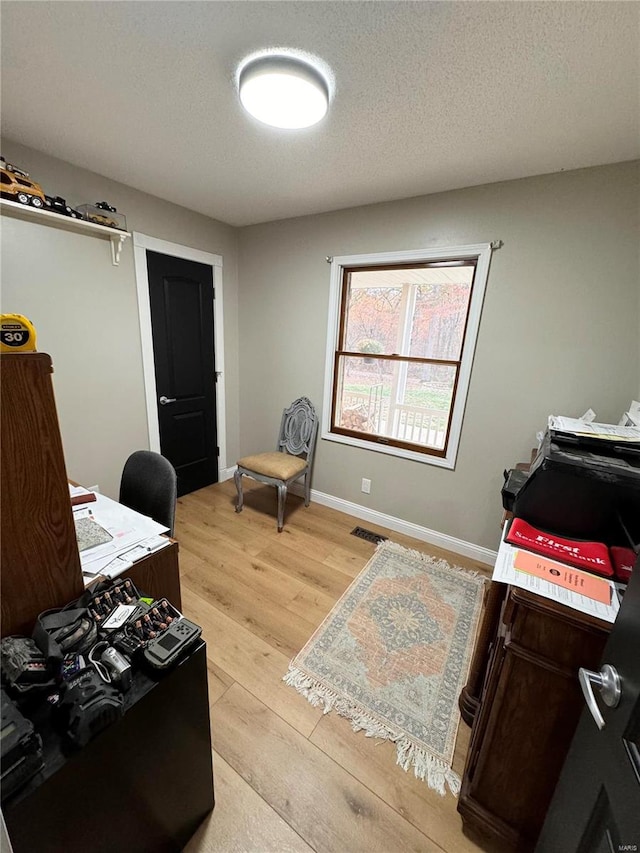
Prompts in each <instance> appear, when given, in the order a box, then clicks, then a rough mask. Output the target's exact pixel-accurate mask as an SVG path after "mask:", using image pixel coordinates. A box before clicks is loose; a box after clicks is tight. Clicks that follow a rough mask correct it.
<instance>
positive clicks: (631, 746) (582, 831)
mask: <svg viewBox="0 0 640 853" xmlns="http://www.w3.org/2000/svg"><path fill="white" fill-rule="evenodd" d="M602 663H603V664H611V665H612V666H613V667H615V669H616V671H617V673H618V675H619V677H620V700H619V704H618V706H617V707H607V705H606V704H604V702H603V701H602V698H601V695H600V694H599V693H598V691H597V690H595V691H594V692H595V698H596V701H597V704H598V706H599V708H600V710H601V712H602V717H603V718H604V727H603V728H602V729H599V728H598V726H597V725H596V723H595V722H594V719H593V718H592V716H591V714H590V713H589V711H588V710H587V709H586V708H585V710H584V711H583V712H582V716H581V718H580V723H579V724H578V728H577V730H576V734H575V736H574V739H573V741H572V743H571V747H570V749H569V753H568V755H567V760H566V762H565V765H564V767H563V770H562V773H561V775H560V780H559V781H558V785H557V787H556V790H555V793H554V795H553V800H552V801H551V805H550V807H549V811H548V812H547V818H546V820H545V823H544V826H543V828H542V832H541V834H540V838H539V840H538V846H537V847H536V853H560V851H562V853H621V851H640V560H638V561H637V563H636V566H635V568H634V570H633V573H632V575H631V581H630V582H629V586H628V588H627V592H626V593H625V596H624V600H623V603H622V607H621V608H620V612H619V614H618V617H617V619H616V622H615V625H614V626H613V630H612V632H611V634H610V636H609V640H608V642H607V645H606V647H605V650H604V654H603V658H602ZM531 736H532V737H535V732H532V733H531Z"/></svg>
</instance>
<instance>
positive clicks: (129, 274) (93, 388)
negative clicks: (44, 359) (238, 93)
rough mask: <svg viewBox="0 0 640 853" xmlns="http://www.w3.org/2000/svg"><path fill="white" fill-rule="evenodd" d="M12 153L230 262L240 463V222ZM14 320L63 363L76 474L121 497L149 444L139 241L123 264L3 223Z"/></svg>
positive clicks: (82, 241) (232, 442)
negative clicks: (134, 455)
mask: <svg viewBox="0 0 640 853" xmlns="http://www.w3.org/2000/svg"><path fill="white" fill-rule="evenodd" d="M2 153H3V155H4V157H5V158H6V159H7V160H8V161H9V162H13V163H15V165H16V166H19V167H21V168H23V169H25V170H26V171H28V172H30V174H31V176H32V177H33V179H34V180H36V181H38V182H39V183H40V184H42V186H43V187H44V189H45V192H47V193H48V194H50V195H61V196H63V197H65V198H66V199H67V202H68V203H70V204H71V205H72V206H75V205H77V204H81V203H83V202H94V201H100V200H102V199H106V200H107V201H108V202H110V203H111V204H113V205H114V206H115V207H116V208H117V209H118V211H120V212H122V213H124V214H125V215H126V217H127V228H128V229H129V230H136V231H140V232H142V233H144V234H148V235H150V236H153V237H158V238H161V239H164V240H169V241H172V242H174V243H180V244H183V245H185V246H190V247H192V248H196V249H202V250H204V251H207V252H212V253H214V254H219V255H222V257H223V263H224V268H223V278H224V312H225V370H226V377H225V380H226V393H227V399H226V413H227V448H228V451H229V454H230V457H229V458H230V459H231V464H233V462H234V461H235V459H236V458H237V452H238V440H237V434H238V430H237V422H238V357H237V355H238V327H237V293H238V278H237V233H236V230H235V229H234V228H232V227H230V226H228V225H224V224H222V223H220V222H216V221H215V220H213V219H209V218H208V217H206V216H202V215H200V214H197V213H193V212H192V211H189V210H187V209H185V208H183V207H179V206H177V205H174V204H170V203H168V202H166V201H162V200H161V199H158V198H155V197H153V196H150V195H146V194H144V193H141V192H138V191H137V190H133V189H130V188H129V187H126V186H124V185H123V184H119V183H116V182H114V181H110V180H107V179H106V178H103V177H101V176H100V175H96V174H94V173H92V172H88V171H85V170H83V169H78V168H76V167H75V166H72V165H70V164H68V163H65V162H63V161H61V160H56V159H54V158H52V157H49V156H47V155H45V154H42V153H40V152H38V151H35V150H33V149H30V148H26V147H24V146H22V145H17V144H15V143H12V142H11V141H9V140H3V142H2ZM0 304H1V307H2V311H3V312H16V313H19V314H24V315H26V316H27V317H29V318H30V319H31V320H32V321H33V323H34V324H35V326H36V330H37V333H38V349H39V350H40V351H41V352H48V353H49V354H50V355H51V357H52V359H53V366H54V371H55V372H54V387H55V393H56V402H57V406H58V415H59V420H60V427H61V432H62V439H63V444H64V450H65V458H66V462H67V471H68V474H69V476H70V477H71V478H72V479H75V480H78V481H80V482H82V483H84V484H86V485H93V484H94V483H99V485H100V487H101V489H102V491H103V492H105V493H106V494H109V495H111V496H115V497H117V494H118V488H119V481H120V474H121V472H122V466H123V464H124V462H125V460H126V458H127V456H128V455H129V454H130V453H131V452H132V451H134V450H138V449H140V448H147V447H148V432H147V416H146V409H145V402H144V386H143V373H142V355H141V348H140V331H139V327H138V305H137V295H136V282H135V273H134V266H133V249H132V240H131V239H129V240H127V242H126V243H125V246H124V249H123V252H122V257H121V260H120V266H117V267H115V266H112V264H111V256H110V249H109V243H108V242H106V241H104V240H100V239H95V238H92V237H87V236H85V235H82V234H76V233H72V232H69V231H63V230H60V229H57V228H53V227H48V226H45V225H40V224H37V223H35V222H32V221H22V220H18V219H13V218H10V217H8V216H7V217H3V219H2V294H1V303H0Z"/></svg>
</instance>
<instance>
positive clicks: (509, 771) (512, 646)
mask: <svg viewBox="0 0 640 853" xmlns="http://www.w3.org/2000/svg"><path fill="white" fill-rule="evenodd" d="M487 604H488V607H486V608H485V616H484V623H483V625H482V627H481V630H480V633H479V635H478V642H477V645H476V651H475V653H474V659H473V664H472V674H471V679H470V683H469V684H468V685H467V687H466V688H465V691H463V695H462V696H461V700H460V704H461V708H462V709H466V713H463V716H464V717H465V719H469V718H472V719H473V731H472V735H471V744H470V747H469V753H468V756H467V763H466V767H465V770H464V776H463V780H462V789H461V792H460V797H459V801H458V811H459V812H460V814H461V815H462V820H463V828H464V831H465V833H466V834H469V835H472V836H474V837H478V836H480V838H487V839H491V840H492V841H493V842H502V845H501V846H504V848H505V849H512V850H514V851H517V853H526V851H530V850H533V848H534V846H535V843H536V839H537V837H538V834H539V832H540V830H541V828H542V824H543V821H544V817H545V814H546V811H547V808H548V805H549V802H550V800H551V796H552V794H553V790H554V788H555V785H556V782H557V780H558V777H559V775H560V769H561V767H562V764H563V762H564V759H565V756H566V753H567V750H568V748H569V744H570V742H571V738H572V737H573V733H574V731H575V728H576V725H577V723H578V718H579V716H580V713H581V711H582V708H583V707H584V700H583V698H582V694H581V691H580V687H579V685H578V677H577V672H578V668H579V667H581V666H584V667H588V668H589V669H594V670H597V669H598V668H599V664H600V658H601V655H602V650H603V648H604V645H605V641H606V639H607V636H608V634H609V631H610V628H611V626H610V625H609V624H608V623H606V622H602V621H600V620H598V619H594V618H592V617H590V616H587V615H585V614H582V613H579V612H578V611H576V610H572V609H570V608H568V607H564V606H563V605H560V604H556V603H555V602H552V601H550V600H548V599H545V598H542V597H541V596H538V595H535V594H533V593H530V592H527V591H525V590H522V589H518V588H516V587H508V586H506V585H504V584H497V583H492V584H491V587H490V589H489V591H488V596H487ZM474 678H475V682H474ZM474 693H475V694H476V695H474ZM474 711H475V713H474Z"/></svg>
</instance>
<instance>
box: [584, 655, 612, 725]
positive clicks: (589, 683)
mask: <svg viewBox="0 0 640 853" xmlns="http://www.w3.org/2000/svg"><path fill="white" fill-rule="evenodd" d="M578 680H579V681H580V687H582V692H583V693H584V698H585V701H586V703H587V707H588V708H589V710H590V711H591V716H592V717H593V719H594V720H595V723H596V726H597V727H598V728H599V729H603V728H604V717H603V716H602V714H601V712H600V708H598V703H597V702H596V697H595V696H594V693H593V688H594V687H596V688H597V689H598V690H599V691H600V695H601V696H602V701H603V702H604V704H605V705H606V706H607V707H608V708H615V707H617V705H618V703H619V702H620V696H621V693H622V691H621V690H620V676H619V675H618V671H617V670H616V668H615V667H613V666H611V664H609V663H605V664H604V665H603V667H602V669H601V670H600V672H593V670H591V669H583V667H580V669H579V670H578Z"/></svg>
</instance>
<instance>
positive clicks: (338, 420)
mask: <svg viewBox="0 0 640 853" xmlns="http://www.w3.org/2000/svg"><path fill="white" fill-rule="evenodd" d="M455 377H456V368H455V367H452V366H450V365H433V364H415V363H411V362H405V361H395V360H394V361H391V360H389V359H365V358H356V357H354V356H341V357H340V359H339V365H338V380H339V381H338V386H337V387H338V393H337V399H336V414H335V420H334V424H333V425H334V426H336V427H342V428H343V429H348V430H354V431H356V432H360V433H363V434H364V436H363V437H365V436H367V435H369V436H372V437H373V436H380V437H383V438H389V439H394V440H397V441H403V442H410V443H412V444H416V445H420V446H423V447H428V448H433V449H435V450H443V449H444V447H445V444H446V437H447V426H448V423H449V412H450V409H451V403H452V399H453V387H454V384H455Z"/></svg>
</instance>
